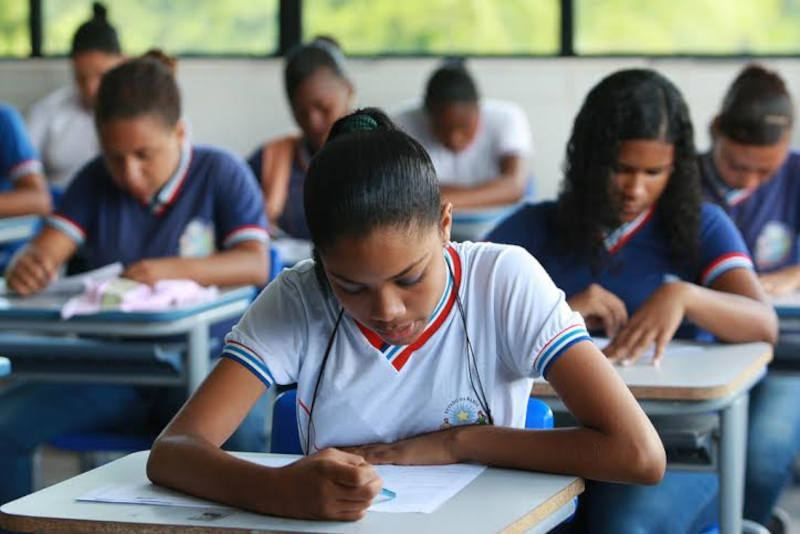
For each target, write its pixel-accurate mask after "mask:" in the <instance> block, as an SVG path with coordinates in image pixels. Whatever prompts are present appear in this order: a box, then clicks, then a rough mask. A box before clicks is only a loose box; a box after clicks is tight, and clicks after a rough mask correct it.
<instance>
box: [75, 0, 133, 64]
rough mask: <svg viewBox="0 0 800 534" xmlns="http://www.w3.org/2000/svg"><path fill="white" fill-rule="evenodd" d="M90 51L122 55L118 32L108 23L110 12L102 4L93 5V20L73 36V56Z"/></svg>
mask: <svg viewBox="0 0 800 534" xmlns="http://www.w3.org/2000/svg"><path fill="white" fill-rule="evenodd" d="M90 51H99V52H106V53H108V54H121V53H122V49H121V48H120V46H119V37H118V36H117V30H115V29H114V26H112V25H111V24H109V23H108V10H107V9H106V6H104V5H103V4H101V3H100V2H94V3H92V18H91V19H89V20H87V21H86V22H84V23H83V24H81V25H80V26H79V27H78V29H77V30H76V31H75V35H73V36H72V47H71V48H70V55H71V56H73V57H74V56H75V55H77V54H80V53H81V52H90Z"/></svg>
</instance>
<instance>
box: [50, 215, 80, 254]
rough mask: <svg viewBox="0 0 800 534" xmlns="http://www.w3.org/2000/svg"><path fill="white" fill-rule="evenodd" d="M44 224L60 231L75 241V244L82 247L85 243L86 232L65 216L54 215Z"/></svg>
mask: <svg viewBox="0 0 800 534" xmlns="http://www.w3.org/2000/svg"><path fill="white" fill-rule="evenodd" d="M45 221H46V223H47V224H49V225H50V226H52V227H53V228H55V229H57V230H61V231H62V232H64V233H65V234H67V236H68V237H69V238H70V239H72V240H73V241H75V243H76V244H77V245H78V246H80V245H83V242H84V241H86V230H84V229H83V227H81V225H79V224H78V223H76V222H75V221H73V220H72V219H70V218H69V217H67V216H65V215H59V214H57V213H54V214H53V215H51V216H49V217H48V218H47V219H46V220H45Z"/></svg>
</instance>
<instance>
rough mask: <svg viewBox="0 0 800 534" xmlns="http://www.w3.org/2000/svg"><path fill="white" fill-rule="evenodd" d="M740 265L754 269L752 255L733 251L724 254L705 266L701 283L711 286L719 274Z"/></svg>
mask: <svg viewBox="0 0 800 534" xmlns="http://www.w3.org/2000/svg"><path fill="white" fill-rule="evenodd" d="M738 267H743V268H745V269H750V270H751V271H752V270H753V269H754V268H753V260H751V259H750V256H748V255H747V254H744V253H742V252H731V253H730V254H724V255H722V256H720V257H719V258H717V259H716V260H714V261H713V262H712V263H711V265H709V266H708V267H706V268H705V270H704V271H703V273H702V274H701V275H700V284H701V285H703V286H706V287H710V286H711V284H712V283H714V280H716V279H717V277H719V275H721V274H723V273H725V272H727V271H730V270H731V269H736V268H738Z"/></svg>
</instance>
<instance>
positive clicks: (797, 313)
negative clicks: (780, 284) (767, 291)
mask: <svg viewBox="0 0 800 534" xmlns="http://www.w3.org/2000/svg"><path fill="white" fill-rule="evenodd" d="M772 305H773V306H774V307H775V313H777V314H778V317H781V318H788V317H800V291H795V292H793V293H788V294H786V295H778V296H776V297H772Z"/></svg>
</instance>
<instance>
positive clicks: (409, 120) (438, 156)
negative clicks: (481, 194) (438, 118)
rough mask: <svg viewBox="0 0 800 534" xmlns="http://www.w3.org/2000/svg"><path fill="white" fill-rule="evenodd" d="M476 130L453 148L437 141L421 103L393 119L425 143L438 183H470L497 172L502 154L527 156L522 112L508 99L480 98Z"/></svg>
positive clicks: (528, 144) (528, 140) (527, 137)
mask: <svg viewBox="0 0 800 534" xmlns="http://www.w3.org/2000/svg"><path fill="white" fill-rule="evenodd" d="M479 106H480V119H479V122H478V131H477V133H476V135H475V139H474V140H473V141H472V143H471V144H470V145H469V146H468V147H467V148H465V149H464V150H462V151H460V152H453V151H451V150H450V149H448V148H446V147H445V146H444V145H442V144H441V143H439V141H437V140H436V139H435V138H434V136H433V130H432V128H431V121H430V117H429V116H428V114H427V113H426V111H425V108H424V107H423V106H415V107H413V108H410V109H406V110H404V111H401V112H399V113H398V114H396V116H395V119H394V120H395V122H396V123H397V125H398V126H399V127H400V128H401V129H403V130H404V131H405V132H406V133H407V134H408V135H410V136H411V137H413V138H414V139H416V140H417V141H419V142H420V144H422V146H423V147H425V150H427V151H428V154H429V155H430V157H431V160H432V161H433V166H434V167H435V168H436V175H437V176H438V177H439V182H440V183H441V184H442V185H455V186H463V187H472V186H477V185H481V184H483V183H485V182H488V181H489V180H492V179H494V178H496V177H497V176H499V174H500V160H501V159H502V158H503V157H505V156H521V157H529V156H530V155H531V152H532V145H533V142H532V140H531V130H530V126H529V124H528V118H527V117H526V116H525V112H524V111H523V110H522V108H520V107H519V106H518V105H516V104H514V103H512V102H505V101H500V100H491V99H482V100H480V102H479Z"/></svg>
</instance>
